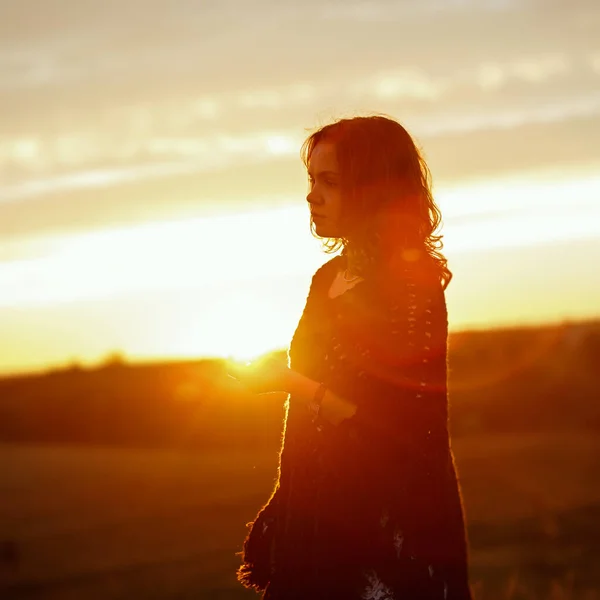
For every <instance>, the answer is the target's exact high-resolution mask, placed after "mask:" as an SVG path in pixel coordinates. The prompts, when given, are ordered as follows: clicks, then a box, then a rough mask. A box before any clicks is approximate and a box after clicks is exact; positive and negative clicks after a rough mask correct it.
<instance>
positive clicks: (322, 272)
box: [312, 254, 345, 283]
mask: <svg viewBox="0 0 600 600" xmlns="http://www.w3.org/2000/svg"><path fill="white" fill-rule="evenodd" d="M344 261H345V258H344V257H343V256H341V255H339V254H338V255H336V256H334V257H333V258H330V259H329V260H328V261H325V262H324V263H323V264H322V265H321V266H320V267H319V268H318V269H317V270H316V271H315V273H314V275H313V277H312V281H313V283H315V281H318V280H320V279H323V278H327V277H328V276H333V275H334V274H335V273H336V271H338V270H339V269H340V268H342V264H343V263H344Z"/></svg>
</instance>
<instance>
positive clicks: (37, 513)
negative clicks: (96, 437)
mask: <svg viewBox="0 0 600 600" xmlns="http://www.w3.org/2000/svg"><path fill="white" fill-rule="evenodd" d="M454 451H455V454H456V458H457V463H458V468H459V474H460V477H461V481H462V487H463V494H464V501H465V505H466V512H467V517H468V521H469V532H470V538H471V547H472V549H471V553H472V561H471V562H472V567H471V570H472V583H473V588H474V591H475V594H476V597H477V598H557V599H559V598H585V599H587V600H592V599H593V598H600V592H599V591H598V590H600V565H599V564H598V543H599V542H600V477H598V474H599V473H600V468H599V467H600V458H599V457H600V439H598V436H596V435H595V434H592V433H587V434H575V433H573V434H566V433H563V434H553V435H549V434H531V435H524V434H519V435H499V434H496V435H486V436H470V437H465V438H462V439H460V440H457V441H456V442H455V443H454ZM276 460H277V455H276V453H275V452H273V451H268V452H267V451H256V452H250V451H235V452H233V451H232V452H227V451H221V452H218V453H216V452H215V453H207V452H205V451H203V452H200V451H176V450H128V449H108V448H93V447H72V446H71V447H70V446H62V447H61V446H34V445H4V446H2V447H0V472H1V473H2V479H1V484H0V485H1V488H0V489H1V494H2V495H1V499H2V500H1V502H2V504H1V514H0V519H1V520H0V531H1V532H2V537H3V538H4V539H7V540H8V539H10V540H13V541H15V542H16V544H17V553H16V556H14V557H12V560H7V561H5V565H4V572H3V577H4V580H5V581H4V589H3V594H4V595H3V596H2V597H3V598H8V599H13V598H14V599H24V598H28V599H29V598H36V599H42V598H43V599H48V600H49V599H53V600H54V599H56V600H58V599H61V600H67V599H68V600H71V599H90V600H92V599H96V598H97V599H101V598H102V599H104V598H107V599H108V598H110V599H115V600H116V599H125V598H127V599H132V598H135V599H138V598H139V599H159V598H160V599H167V598H168V599H171V598H181V599H183V598H190V599H191V598H215V599H219V598H232V599H233V598H252V597H256V596H255V595H254V594H253V593H251V592H246V591H245V590H243V588H241V587H240V586H239V585H237V584H236V583H235V578H234V571H235V569H236V567H237V564H238V562H239V561H238V557H236V556H235V553H236V552H238V551H239V550H240V544H241V541H242V539H243V536H244V532H245V525H244V524H245V523H246V522H247V521H248V520H249V519H251V518H252V517H253V516H254V514H255V512H256V510H257V509H258V508H259V506H260V504H261V502H263V501H264V500H265V499H266V497H267V494H268V493H269V491H270V489H271V485H272V481H273V477H274V475H275V466H276ZM5 558H6V557H5ZM9 558H10V557H9Z"/></svg>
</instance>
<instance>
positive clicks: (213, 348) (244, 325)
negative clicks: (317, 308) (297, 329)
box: [164, 290, 291, 362]
mask: <svg viewBox="0 0 600 600" xmlns="http://www.w3.org/2000/svg"><path fill="white" fill-rule="evenodd" d="M218 314H219V315H220V316H221V318H218V319H211V320H210V322H207V321H206V319H202V320H200V319H199V320H198V321H197V322H195V323H192V324H191V325H190V326H189V327H187V328H186V329H185V331H182V332H180V333H179V334H178V337H177V339H175V340H173V341H172V346H173V351H174V353H175V354H179V355H182V356H191V357H195V356H206V355H211V356H216V357H220V358H228V359H232V360H234V361H238V362H246V361H251V360H255V359H256V358H258V357H259V356H262V355H263V354H265V353H267V352H270V351H273V350H278V349H281V348H283V347H285V345H286V343H287V340H288V337H289V335H290V332H289V329H290V325H291V322H290V321H289V319H285V318H284V316H283V315H282V314H280V312H278V311H277V308H276V306H275V305H274V304H273V303H272V302H270V301H269V294H268V291H267V290H265V291H264V294H260V293H248V292H244V291H241V290H239V291H235V290H232V292H231V293H230V294H229V295H228V297H226V298H224V299H223V300H222V301H221V302H220V303H219V310H218ZM164 342H165V343H167V344H168V341H167V340H164Z"/></svg>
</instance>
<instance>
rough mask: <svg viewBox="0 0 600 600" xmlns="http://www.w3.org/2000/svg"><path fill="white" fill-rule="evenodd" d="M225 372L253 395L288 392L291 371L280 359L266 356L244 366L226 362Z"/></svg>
mask: <svg viewBox="0 0 600 600" xmlns="http://www.w3.org/2000/svg"><path fill="white" fill-rule="evenodd" d="M227 372H228V374H229V376H230V377H233V378H234V379H237V380H238V381H239V382H240V383H241V384H242V385H243V386H244V387H246V388H247V389H248V390H249V391H251V392H254V393H255V394H268V393H271V392H287V391H289V381H290V379H291V376H292V370H291V369H290V368H289V367H288V366H287V363H286V362H285V361H284V360H281V359H280V358H276V357H274V356H268V357H266V358H261V359H259V360H257V361H254V362H252V363H247V364H245V365H242V364H239V363H234V362H228V363H227Z"/></svg>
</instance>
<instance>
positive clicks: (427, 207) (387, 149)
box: [301, 115, 452, 288]
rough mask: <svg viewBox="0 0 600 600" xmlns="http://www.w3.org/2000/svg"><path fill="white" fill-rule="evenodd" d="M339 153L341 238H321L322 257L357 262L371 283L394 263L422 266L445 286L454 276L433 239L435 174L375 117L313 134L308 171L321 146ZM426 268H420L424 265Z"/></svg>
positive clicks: (409, 142) (393, 124)
mask: <svg viewBox="0 0 600 600" xmlns="http://www.w3.org/2000/svg"><path fill="white" fill-rule="evenodd" d="M322 141H326V142H330V143H332V144H333V145H334V147H335V151H336V157H337V161H338V164H339V170H340V186H341V192H342V198H343V201H342V214H341V231H343V236H342V237H337V238H321V237H320V236H318V235H317V234H316V231H315V227H314V222H312V221H311V232H312V234H313V235H314V236H315V237H317V238H319V239H321V240H322V245H323V249H324V251H325V252H327V253H334V252H337V251H338V250H340V249H342V254H352V255H353V256H354V257H357V271H358V273H359V274H362V275H367V274H368V273H370V272H371V271H373V270H377V269H378V268H380V267H382V266H384V265H387V264H390V263H391V262H393V261H398V260H401V261H408V262H414V263H416V262H417V261H419V260H420V259H421V258H425V259H426V262H428V263H430V265H431V266H433V268H434V269H435V271H436V273H437V275H438V277H439V279H440V281H441V282H442V285H443V286H444V288H445V287H447V286H448V284H449V283H450V280H451V279H452V273H451V272H450V270H449V269H448V266H447V260H446V258H445V257H444V255H443V254H442V252H441V250H442V247H443V243H442V235H441V234H439V233H436V232H437V230H438V228H439V227H440V225H441V224H442V215H441V212H440V209H439V208H438V206H437V205H436V203H435V201H434V199H433V195H432V193H431V173H430V171H429V168H428V166H427V164H426V162H425V160H424V158H423V156H422V155H421V153H420V152H419V150H418V148H417V146H416V145H415V142H414V141H413V139H412V138H411V136H410V135H409V133H408V132H407V131H406V129H404V127H402V125H400V123H398V122H397V121H395V120H394V119H392V118H390V117H387V116H383V115H374V116H366V117H354V118H349V119H340V120H338V121H335V122H333V123H330V124H328V125H325V126H324V127H321V128H320V129H318V130H316V131H315V132H313V133H312V134H310V136H309V137H308V138H307V139H306V140H305V141H304V143H303V145H302V148H301V157H302V161H303V162H304V165H305V166H306V168H308V164H309V162H310V158H311V155H312V152H313V150H314V149H315V147H316V145H317V144H318V143H319V142H322ZM420 264H421V263H420Z"/></svg>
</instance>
